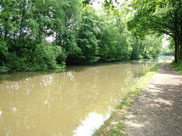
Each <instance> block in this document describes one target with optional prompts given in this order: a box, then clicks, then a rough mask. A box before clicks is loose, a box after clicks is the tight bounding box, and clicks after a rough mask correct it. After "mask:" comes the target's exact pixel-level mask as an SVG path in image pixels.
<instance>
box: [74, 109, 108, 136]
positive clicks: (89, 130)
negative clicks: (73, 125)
mask: <svg viewBox="0 0 182 136" xmlns="http://www.w3.org/2000/svg"><path fill="white" fill-rule="evenodd" d="M109 117H110V113H108V114H107V115H106V116H105V117H104V116H103V115H102V114H97V113H92V112H91V113H89V115H88V116H87V117H86V119H85V120H84V121H82V122H81V124H80V125H79V126H78V128H77V129H76V130H75V131H74V136H85V135H88V136H91V135H92V134H93V133H94V132H95V130H97V129H99V128H100V126H101V125H103V124H104V121H106V120H107V119H108V118H109Z"/></svg>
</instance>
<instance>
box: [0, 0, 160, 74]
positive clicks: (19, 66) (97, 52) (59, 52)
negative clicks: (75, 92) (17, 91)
mask: <svg viewBox="0 0 182 136" xmlns="http://www.w3.org/2000/svg"><path fill="white" fill-rule="evenodd" d="M89 2H90V1H83V2H80V0H64V1H61V0H1V3H0V72H8V71H36V70H47V69H59V68H63V67H65V64H66V63H69V64H73V63H76V64H86V63H89V64H91V63H95V62H98V61H120V60H128V59H131V58H132V59H138V58H143V57H144V58H151V57H156V56H157V55H159V52H160V48H159V47H161V39H160V38H158V40H154V39H156V36H150V37H145V38H143V39H144V41H143V40H142V39H141V38H139V37H137V39H136V37H135V35H133V34H132V33H131V32H130V31H128V30H127V27H126V23H124V22H123V21H122V20H121V13H119V12H117V14H115V11H112V10H109V9H107V10H103V11H102V12H101V13H100V14H97V13H96V11H95V10H94V9H93V8H92V7H91V6H89ZM130 24H132V21H131V22H130ZM131 26H133V27H134V25H131ZM48 37H49V38H52V42H48V41H47V40H46V39H47V38H48ZM138 56H139V57H138Z"/></svg>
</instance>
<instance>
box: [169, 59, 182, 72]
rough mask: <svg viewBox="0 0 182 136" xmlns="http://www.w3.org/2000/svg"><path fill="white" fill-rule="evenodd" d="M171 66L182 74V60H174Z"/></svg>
mask: <svg viewBox="0 0 182 136" xmlns="http://www.w3.org/2000/svg"><path fill="white" fill-rule="evenodd" d="M171 67H172V68H175V69H176V70H177V71H178V72H179V73H180V74H181V75H182V62H179V63H176V62H173V63H171Z"/></svg>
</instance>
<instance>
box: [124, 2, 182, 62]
mask: <svg viewBox="0 0 182 136" xmlns="http://www.w3.org/2000/svg"><path fill="white" fill-rule="evenodd" d="M130 6H131V7H132V8H133V10H134V11H135V14H134V17H133V18H132V20H130V21H129V22H128V26H129V28H130V29H132V30H133V31H135V32H136V33H137V35H139V36H143V35H145V34H146V33H153V32H157V33H159V34H166V35H169V36H170V37H171V38H172V39H173V41H172V43H174V44H173V46H174V48H175V61H176V62H181V61H182V38H181V37H182V1H181V0H152V1H151V0H133V1H132V3H131V5H130Z"/></svg>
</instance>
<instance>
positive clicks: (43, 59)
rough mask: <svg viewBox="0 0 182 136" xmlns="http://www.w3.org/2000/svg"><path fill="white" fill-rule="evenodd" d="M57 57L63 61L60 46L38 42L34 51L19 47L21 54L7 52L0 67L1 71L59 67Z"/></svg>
mask: <svg viewBox="0 0 182 136" xmlns="http://www.w3.org/2000/svg"><path fill="white" fill-rule="evenodd" d="M57 59H60V61H62V62H64V61H65V59H66V55H65V53H64V52H63V51H62V49H61V47H59V46H54V45H52V44H50V43H49V42H47V41H42V42H41V43H40V44H38V45H37V46H36V48H35V50H34V51H32V50H27V49H25V48H24V49H21V55H17V54H16V53H9V54H8V58H7V63H6V66H7V67H8V69H7V68H6V67H2V68H1V72H7V71H8V70H11V71H37V70H48V69H57V68H61V67H60V66H59V65H58V64H57Z"/></svg>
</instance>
